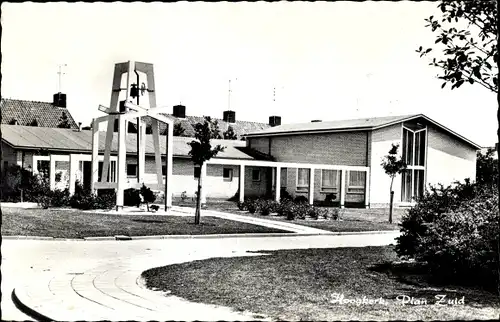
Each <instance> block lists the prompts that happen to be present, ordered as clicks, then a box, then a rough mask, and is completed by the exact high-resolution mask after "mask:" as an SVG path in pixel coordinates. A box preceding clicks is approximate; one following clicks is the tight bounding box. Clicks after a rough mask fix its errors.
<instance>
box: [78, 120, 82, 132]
mask: <svg viewBox="0 0 500 322" xmlns="http://www.w3.org/2000/svg"><path fill="white" fill-rule="evenodd" d="M81 131H82V122H78V132H81Z"/></svg>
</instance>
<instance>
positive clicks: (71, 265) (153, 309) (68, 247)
mask: <svg viewBox="0 0 500 322" xmlns="http://www.w3.org/2000/svg"><path fill="white" fill-rule="evenodd" d="M398 235H399V232H394V233H384V234H362V235H341V236H317V235H316V236H290V237H235V238H196V239H191V238H187V239H145V240H130V241H110V240H106V241H68V240H52V241H47V240H3V241H2V265H1V270H2V295H3V297H2V303H1V305H2V307H1V308H2V319H4V320H25V319H27V317H26V315H24V314H23V313H21V312H20V311H18V310H17V309H16V308H15V307H14V305H13V303H12V301H11V300H10V294H11V293H12V289H15V294H16V296H17V297H18V298H19V300H20V301H21V302H22V303H23V304H25V305H27V306H28V307H30V308H31V309H33V310H35V311H36V312H38V313H40V314H42V315H44V316H46V317H48V318H50V319H54V320H64V321H68V320H88V321H91V320H112V321H113V320H205V321H206V320H255V319H265V317H263V316H261V315H255V314H254V313H252V312H235V311H233V310H231V309H230V308H226V307H217V306H213V305H206V304H200V303H192V302H188V301H185V300H183V299H180V298H177V297H174V296H168V295H166V294H163V293H161V292H157V291H151V290H147V289H145V288H144V287H143V285H142V281H141V280H140V279H139V277H140V274H141V272H142V271H144V270H146V269H149V268H152V267H158V266H164V265H169V264H175V263H181V262H186V261H193V260H199V259H205V258H210V257H226V256H255V255H256V254H247V253H246V251H258V250H263V251H265V250H278V249H300V248H331V247H362V246H379V245H388V244H390V243H394V238H395V237H397V236H398ZM255 313H258V312H255Z"/></svg>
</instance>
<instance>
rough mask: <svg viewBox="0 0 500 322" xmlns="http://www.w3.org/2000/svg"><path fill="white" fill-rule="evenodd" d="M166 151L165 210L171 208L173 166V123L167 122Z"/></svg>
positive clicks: (144, 136)
mask: <svg viewBox="0 0 500 322" xmlns="http://www.w3.org/2000/svg"><path fill="white" fill-rule="evenodd" d="M167 127H168V132H167V147H166V148H167V153H166V155H165V163H166V167H167V173H165V211H167V209H170V208H172V179H173V177H172V169H173V166H174V159H173V153H174V123H173V122H172V123H171V124H167ZM145 134H146V132H144V135H143V138H144V146H146V135H145Z"/></svg>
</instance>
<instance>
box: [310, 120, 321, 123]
mask: <svg viewBox="0 0 500 322" xmlns="http://www.w3.org/2000/svg"><path fill="white" fill-rule="evenodd" d="M318 122H322V121H321V120H311V123H318Z"/></svg>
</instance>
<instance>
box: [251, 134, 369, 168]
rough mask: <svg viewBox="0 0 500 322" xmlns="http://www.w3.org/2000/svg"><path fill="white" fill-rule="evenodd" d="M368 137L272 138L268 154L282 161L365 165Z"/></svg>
mask: <svg viewBox="0 0 500 322" xmlns="http://www.w3.org/2000/svg"><path fill="white" fill-rule="evenodd" d="M367 135H368V134H367V132H341V133H329V134H302V135H288V136H276V137H271V155H272V156H273V157H275V158H276V161H281V162H303V163H316V164H334V165H350V166H366V165H367V145H368V144H367ZM252 140H253V139H252ZM253 146H254V145H253V141H252V147H253Z"/></svg>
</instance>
